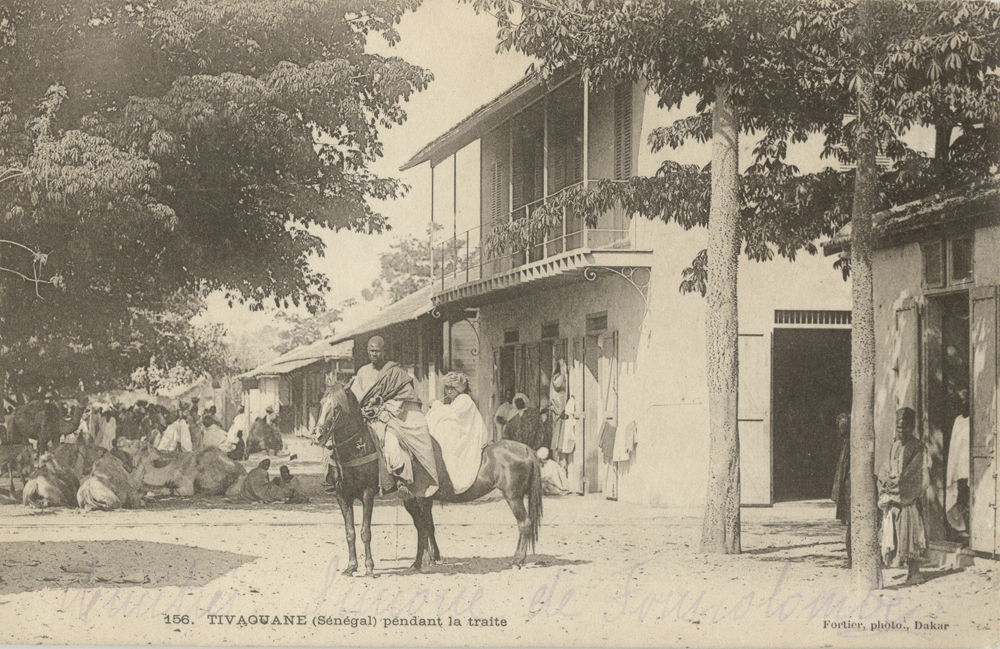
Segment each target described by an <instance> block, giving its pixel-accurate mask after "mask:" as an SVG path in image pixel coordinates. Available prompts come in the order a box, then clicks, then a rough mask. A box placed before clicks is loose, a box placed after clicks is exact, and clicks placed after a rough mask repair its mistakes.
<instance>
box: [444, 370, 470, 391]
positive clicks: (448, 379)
mask: <svg viewBox="0 0 1000 649" xmlns="http://www.w3.org/2000/svg"><path fill="white" fill-rule="evenodd" d="M443 382H444V385H445V387H451V388H455V389H456V390H458V392H459V394H461V393H462V392H465V391H466V390H468V389H469V377H467V376H466V375H465V374H462V373H461V372H448V374H446V375H445V377H444V379H443Z"/></svg>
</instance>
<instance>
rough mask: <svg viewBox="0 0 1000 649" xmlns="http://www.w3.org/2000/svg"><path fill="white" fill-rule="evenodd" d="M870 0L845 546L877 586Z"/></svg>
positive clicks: (857, 191) (857, 577)
mask: <svg viewBox="0 0 1000 649" xmlns="http://www.w3.org/2000/svg"><path fill="white" fill-rule="evenodd" d="M872 1H873V0H862V2H861V3H860V4H859V6H858V16H859V24H860V25H861V27H860V29H861V30H862V35H863V37H862V39H861V47H862V53H861V54H862V55H861V57H860V65H859V70H858V73H859V74H858V76H859V81H858V120H859V121H858V138H857V144H856V146H857V151H856V153H857V163H858V164H857V171H856V172H855V178H854V205H853V208H852V213H851V278H852V285H851V300H852V305H851V308H852V317H853V320H852V322H853V326H852V327H851V382H852V384H853V404H852V408H851V410H852V413H851V546H852V550H853V566H854V586H855V588H856V589H857V590H858V591H868V590H874V589H879V588H881V587H882V570H881V562H880V558H879V543H878V538H877V529H878V528H877V526H878V507H877V504H876V503H877V501H878V493H877V490H876V485H875V303H874V298H873V295H872V214H873V213H874V212H875V208H876V203H877V201H878V166H877V165H876V162H875V155H876V153H877V152H878V142H877V140H876V128H875V127H876V124H875V115H874V101H873V92H872V84H873V76H872V71H873V70H874V65H873V61H872V59H873V56H872V52H871V47H870V44H871V40H870V39H869V38H867V36H868V35H870V34H871V33H872V32H871V26H872V13H871V11H872V7H871V3H872Z"/></svg>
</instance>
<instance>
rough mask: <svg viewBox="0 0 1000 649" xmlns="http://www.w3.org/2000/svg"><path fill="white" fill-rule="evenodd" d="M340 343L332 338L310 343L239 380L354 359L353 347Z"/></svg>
mask: <svg viewBox="0 0 1000 649" xmlns="http://www.w3.org/2000/svg"><path fill="white" fill-rule="evenodd" d="M338 342H340V341H339V340H333V338H332V337H330V338H324V339H323V340H317V341H316V342H314V343H309V344H308V345H302V346H301V347H296V348H295V349H293V350H292V351H290V352H288V353H286V354H284V355H283V356H279V357H278V358H276V359H275V360H273V361H270V362H268V363H264V364H263V365H260V366H258V367H255V368H254V369H252V370H250V371H249V372H246V373H244V374H241V375H240V376H239V378H241V379H252V378H254V377H259V376H280V375H283V374H288V373H289V372H294V371H295V370H298V369H302V368H303V367H306V366H308V365H312V364H313V363H318V362H321V361H327V360H334V359H342V360H350V359H353V358H354V354H353V348H352V345H350V344H349V343H347V344H340V345H338V344H337V343H338Z"/></svg>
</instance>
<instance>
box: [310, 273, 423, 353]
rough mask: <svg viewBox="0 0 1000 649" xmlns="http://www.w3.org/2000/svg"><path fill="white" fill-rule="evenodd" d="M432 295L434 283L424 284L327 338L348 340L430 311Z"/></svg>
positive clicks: (341, 340)
mask: <svg viewBox="0 0 1000 649" xmlns="http://www.w3.org/2000/svg"><path fill="white" fill-rule="evenodd" d="M433 296H434V285H433V284H432V285H430V286H425V287H423V288H422V289H420V290H418V291H416V292H414V293H411V294H410V295H407V296H406V297H404V298H403V299H401V300H399V301H398V302H393V303H392V304H390V305H389V306H387V307H386V308H384V309H382V310H381V311H379V312H378V314H376V315H375V316H373V317H371V318H369V319H368V320H366V321H364V322H363V323H361V324H360V325H358V326H357V327H354V328H353V329H351V330H350V331H348V332H346V333H342V334H335V335H334V336H332V337H331V338H329V340H330V342H331V343H340V342H344V341H348V340H350V339H352V338H354V337H355V336H360V335H362V334H366V333H370V332H373V331H378V330H379V329H384V328H386V327H390V326H392V325H395V324H401V323H403V322H410V321H412V320H416V319H417V318H419V317H420V316H422V315H424V314H426V313H430V312H431V311H432V310H433V309H434V303H433V302H431V298H432V297H433Z"/></svg>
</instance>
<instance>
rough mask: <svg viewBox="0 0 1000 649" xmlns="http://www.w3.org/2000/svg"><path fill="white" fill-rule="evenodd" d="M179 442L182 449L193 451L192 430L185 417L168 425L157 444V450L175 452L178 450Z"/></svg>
mask: <svg viewBox="0 0 1000 649" xmlns="http://www.w3.org/2000/svg"><path fill="white" fill-rule="evenodd" d="M178 444H180V447H181V450H182V451H187V452H188V453H190V452H191V450H192V449H191V430H190V429H189V428H188V424H187V422H186V421H184V419H183V418H182V419H178V420H177V421H175V422H174V423H172V424H170V425H169V426H167V429H166V430H165V431H163V436H162V437H161V438H160V443H159V444H157V446H156V450H158V451H162V452H164V453H173V452H174V451H176V450H177V445H178Z"/></svg>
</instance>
